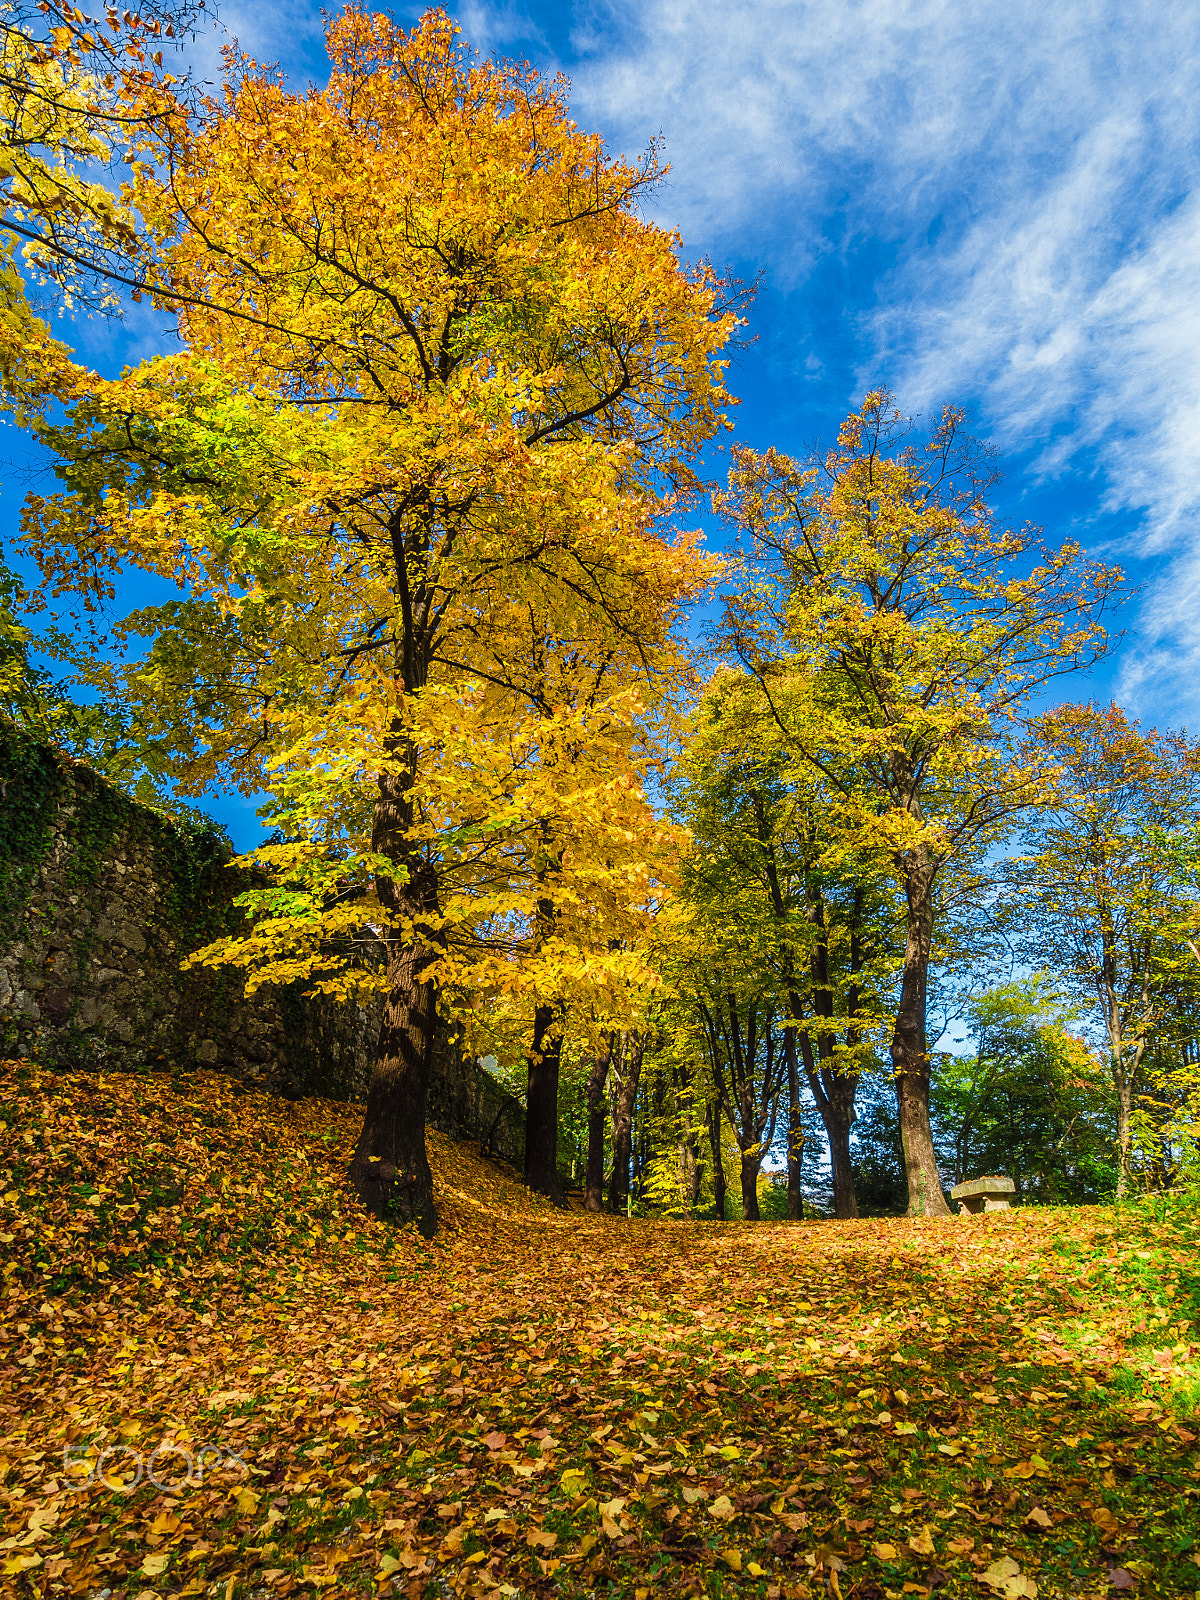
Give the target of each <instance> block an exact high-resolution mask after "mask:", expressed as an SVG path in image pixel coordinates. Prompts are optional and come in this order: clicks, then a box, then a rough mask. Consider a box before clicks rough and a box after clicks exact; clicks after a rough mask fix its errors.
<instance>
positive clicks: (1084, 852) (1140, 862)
mask: <svg viewBox="0 0 1200 1600" xmlns="http://www.w3.org/2000/svg"><path fill="white" fill-rule="evenodd" d="M1035 736H1036V745H1035V759H1036V760H1037V761H1039V762H1040V763H1042V764H1043V765H1046V766H1048V767H1049V768H1050V769H1051V771H1050V775H1049V777H1048V779H1047V782H1046V786H1045V790H1044V794H1043V800H1042V805H1041V806H1040V808H1039V809H1038V811H1037V812H1036V813H1034V814H1033V815H1032V818H1031V821H1030V825H1029V826H1028V827H1027V828H1026V829H1025V831H1024V835H1023V838H1022V843H1021V853H1020V855H1019V856H1016V857H1014V858H1013V860H1012V861H1011V863H1010V864H1009V867H1008V872H1007V877H1008V882H1009V887H1010V900H1011V904H1010V911H1009V916H1010V920H1011V923H1012V926H1013V929H1014V932H1015V934H1016V936H1017V938H1018V939H1019V942H1020V946H1021V948H1022V949H1023V951H1024V954H1025V957H1026V959H1027V960H1028V962H1029V963H1030V965H1035V966H1037V967H1040V968H1042V969H1043V970H1045V971H1047V972H1049V973H1050V974H1051V975H1052V977H1053V978H1054V979H1055V981H1056V982H1057V983H1058V984H1059V985H1060V986H1061V987H1062V988H1063V989H1064V990H1065V992H1066V993H1067V994H1068V995H1069V996H1070V998H1071V999H1072V1000H1074V1001H1075V1002H1076V1004H1077V1005H1078V1006H1080V1007H1081V1008H1086V1013H1087V1014H1088V1015H1089V1016H1090V1017H1091V1018H1092V1020H1093V1022H1094V1024H1095V1026H1096V1028H1097V1031H1098V1032H1099V1034H1100V1037H1101V1038H1103V1040H1104V1042H1105V1047H1106V1054H1107V1056H1108V1062H1109V1071H1110V1075H1111V1080H1112V1086H1113V1091H1114V1094H1115V1098H1116V1121H1117V1125H1116V1149H1117V1194H1118V1196H1120V1195H1124V1194H1125V1193H1126V1192H1127V1190H1128V1187H1129V1182H1130V1172H1131V1161H1132V1157H1133V1148H1134V1123H1133V1116H1134V1110H1135V1106H1136V1104H1137V1100H1138V1094H1139V1088H1140V1087H1141V1086H1142V1085H1143V1080H1144V1077H1145V1072H1146V1067H1147V1053H1148V1052H1149V1051H1150V1050H1151V1048H1152V1046H1153V1043H1154V1040H1155V1039H1156V1037H1159V1036H1162V1037H1163V1038H1164V1039H1165V1038H1166V1037H1169V1036H1170V1034H1171V1032H1172V1008H1173V1004H1174V996H1175V994H1176V992H1177V989H1178V985H1179V983H1180V981H1181V980H1183V979H1184V978H1186V977H1189V976H1190V975H1191V972H1192V968H1193V959H1192V957H1191V955H1190V952H1189V950H1188V945H1187V940H1188V934H1189V930H1190V929H1191V928H1192V927H1194V925H1195V900H1194V898H1193V895H1192V893H1191V892H1190V891H1189V890H1188V889H1187V888H1186V887H1185V886H1183V885H1181V884H1180V883H1179V881H1178V879H1177V876H1176V873H1175V858H1174V855H1173V852H1172V849H1171V846H1170V838H1171V837H1172V835H1174V834H1176V833H1178V832H1180V831H1181V830H1183V829H1185V828H1189V827H1194V825H1195V819H1196V817H1197V815H1198V814H1200V748H1198V747H1197V746H1196V745H1195V744H1193V743H1192V741H1191V740H1189V739H1188V738H1187V737H1186V735H1184V734H1174V733H1159V732H1158V731H1157V730H1155V729H1150V730H1149V731H1144V730H1142V729H1141V728H1140V727H1139V726H1138V725H1137V724H1136V723H1135V722H1131V721H1130V719H1129V718H1128V717H1127V716H1126V714H1125V713H1124V711H1122V710H1121V708H1120V707H1119V706H1116V705H1109V706H1106V707H1098V706H1094V705H1086V706H1060V707H1059V708H1058V709H1057V710H1056V711H1053V712H1049V713H1047V714H1046V715H1045V716H1043V717H1041V718H1039V719H1038V720H1037V722H1036V723H1035Z"/></svg>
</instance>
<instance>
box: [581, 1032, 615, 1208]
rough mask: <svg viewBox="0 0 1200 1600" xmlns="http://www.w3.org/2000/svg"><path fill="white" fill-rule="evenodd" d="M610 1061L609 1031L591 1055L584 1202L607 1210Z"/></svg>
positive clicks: (587, 1206)
mask: <svg viewBox="0 0 1200 1600" xmlns="http://www.w3.org/2000/svg"><path fill="white" fill-rule="evenodd" d="M611 1063H612V1036H611V1034H606V1035H605V1036H604V1038H603V1040H602V1041H601V1044H600V1048H599V1049H598V1050H597V1051H596V1054H595V1055H594V1056H593V1058H592V1069H591V1071H590V1072H589V1073H588V1087H587V1106H588V1149H587V1173H586V1176H585V1178H584V1184H583V1204H584V1208H585V1210H588V1211H603V1209H604V1127H605V1124H606V1123H607V1121H608V1114H607V1107H606V1106H605V1104H604V1087H605V1084H606V1083H607V1082H608V1069H609V1066H610V1065H611Z"/></svg>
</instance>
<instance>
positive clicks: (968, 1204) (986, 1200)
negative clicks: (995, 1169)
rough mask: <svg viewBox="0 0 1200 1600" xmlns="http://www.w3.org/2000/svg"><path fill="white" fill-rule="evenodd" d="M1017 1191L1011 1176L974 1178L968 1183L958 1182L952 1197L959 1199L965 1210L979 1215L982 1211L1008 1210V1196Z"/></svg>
mask: <svg viewBox="0 0 1200 1600" xmlns="http://www.w3.org/2000/svg"><path fill="white" fill-rule="evenodd" d="M1016 1192H1017V1186H1016V1184H1015V1183H1014V1182H1013V1181H1012V1179H1011V1178H1002V1177H1001V1178H972V1179H970V1180H969V1182H967V1183H956V1184H955V1185H954V1187H953V1189H951V1191H950V1198H951V1200H957V1201H958V1202H959V1204H960V1205H961V1207H962V1209H963V1211H964V1212H969V1213H970V1214H971V1215H972V1216H977V1215H978V1214H979V1213H980V1212H981V1211H1007V1210H1008V1199H1007V1196H1008V1195H1010V1194H1015V1193H1016Z"/></svg>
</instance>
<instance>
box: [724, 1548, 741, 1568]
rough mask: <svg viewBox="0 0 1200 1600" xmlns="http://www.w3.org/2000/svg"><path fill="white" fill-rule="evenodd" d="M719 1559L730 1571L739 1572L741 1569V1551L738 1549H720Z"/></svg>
mask: <svg viewBox="0 0 1200 1600" xmlns="http://www.w3.org/2000/svg"><path fill="white" fill-rule="evenodd" d="M721 1560H722V1561H723V1562H724V1563H725V1565H726V1566H727V1567H728V1568H729V1569H730V1571H731V1572H740V1571H741V1570H742V1552H741V1551H740V1550H722V1551H721Z"/></svg>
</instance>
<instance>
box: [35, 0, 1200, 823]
mask: <svg viewBox="0 0 1200 1600" xmlns="http://www.w3.org/2000/svg"><path fill="white" fill-rule="evenodd" d="M419 9H420V8H416V7H413V8H406V7H397V8H396V9H395V14H396V15H397V16H398V17H399V18H400V19H401V20H402V21H410V20H414V19H415V17H416V16H417V15H418V12H419ZM451 10H452V11H453V14H454V15H455V16H456V17H457V19H458V20H459V22H460V23H461V24H462V26H463V29H464V32H465V35H466V37H467V39H468V40H469V41H470V42H471V43H472V44H473V45H475V46H476V47H477V48H479V49H480V50H482V51H484V52H488V51H496V52H497V53H500V54H503V55H509V56H518V57H521V58H527V59H529V60H531V61H532V62H533V63H534V64H535V65H536V66H538V67H540V68H542V69H543V70H547V71H562V72H565V73H566V74H567V75H568V76H569V77H570V78H571V80H572V94H571V99H572V106H573V108H574V111H575V114H576V116H577V118H578V120H579V121H580V123H581V124H582V125H584V126H585V127H588V128H590V129H593V130H595V131H598V132H600V133H602V134H603V135H604V136H605V138H606V140H607V141H608V144H609V146H610V148H611V149H612V150H613V151H614V152H616V151H624V152H627V153H629V154H633V153H634V152H636V151H638V150H640V149H641V148H642V147H644V145H645V144H646V143H647V141H648V140H649V139H650V138H651V137H653V136H655V135H661V136H662V138H663V141H664V150H665V156H666V159H667V160H668V161H669V162H670V163H671V167H672V171H671V174H670V177H669V179H668V180H667V182H666V183H665V184H664V186H663V188H662V190H661V192H660V193H659V195H658V197H657V200H656V202H655V205H654V207H653V214H654V215H655V217H656V220H658V221H660V222H662V223H664V224H666V225H669V226H672V227H678V228H679V230H680V232H681V233H682V235H683V239H684V245H685V249H686V251H687V253H688V254H689V255H694V256H701V255H708V256H710V257H711V258H712V259H713V261H714V262H715V263H716V264H717V265H718V266H719V267H723V268H728V269H731V270H732V271H733V272H735V273H736V274H737V275H739V276H742V277H753V276H755V275H757V274H760V273H761V274H762V279H763V290H762V292H761V294H760V296H759V299H758V302H757V305H756V307H755V309H754V311H753V313H752V324H751V328H750V333H751V334H752V335H753V336H754V337H755V343H754V344H753V345H752V346H751V347H750V348H749V349H748V350H746V351H745V352H743V353H742V354H741V356H740V357H739V359H738V364H737V366H736V367H735V369H734V372H733V374H732V387H733V389H734V391H735V392H736V393H737V394H739V395H740V396H741V398H742V401H743V404H742V405H741V406H740V407H739V409H738V411H737V413H736V419H735V420H736V427H737V433H738V435H739V436H740V437H741V438H742V439H744V440H746V441H747V442H749V443H751V444H753V445H756V446H760V447H761V446H764V445H766V444H772V443H773V444H776V445H778V446H779V447H781V448H783V449H787V450H791V451H793V452H803V450H804V449H805V448H806V447H807V446H808V445H810V444H811V443H813V442H815V441H819V440H829V439H830V438H831V436H832V434H833V433H834V431H835V429H836V427H837V424H838V422H839V421H840V419H841V417H842V416H843V415H844V414H845V412H846V411H847V410H848V409H849V408H850V407H851V406H852V405H853V404H854V403H855V401H856V400H857V399H858V398H860V397H861V395H862V393H863V392H864V390H865V389H866V388H868V387H870V386H873V385H875V384H876V383H879V382H881V381H882V382H887V383H889V384H890V385H891V386H892V387H893V388H894V389H895V390H896V392H897V396H898V398H899V400H900V402H901V404H902V406H903V407H904V408H905V409H906V410H908V411H912V412H918V413H928V412H930V411H932V410H934V409H936V408H937V407H938V406H940V404H941V403H942V402H943V401H946V400H953V401H957V402H959V403H962V404H965V405H966V406H968V407H969V408H970V410H971V411H972V413H973V415H974V418H975V423H976V431H977V432H979V433H980V434H981V435H983V436H985V437H988V438H990V439H991V440H992V441H993V442H994V443H995V444H997V445H998V446H999V447H1000V450H1001V452H1002V455H1003V458H1004V464H1005V471H1006V477H1005V481H1004V482H1003V484H1002V485H1001V486H1000V487H999V489H998V490H997V491H996V492H995V495H994V499H995V503H996V506H997V509H998V511H999V512H1000V514H1001V515H1002V516H1003V517H1005V518H1007V519H1009V520H1012V521H1016V522H1021V521H1025V520H1032V521H1034V522H1036V523H1040V524H1042V525H1044V526H1045V528H1046V532H1047V534H1048V536H1050V537H1051V538H1053V539H1056V540H1057V539H1061V538H1066V537H1072V538H1076V539H1079V540H1080V541H1081V542H1082V543H1083V544H1084V545H1085V546H1086V547H1087V548H1088V549H1089V550H1090V551H1091V552H1092V553H1093V554H1095V555H1097V556H1101V557H1103V558H1106V559H1110V560H1117V561H1119V562H1120V563H1121V564H1122V565H1123V566H1124V567H1125V568H1126V570H1127V572H1128V574H1129V576H1130V578H1131V579H1132V580H1133V582H1134V583H1135V584H1136V585H1137V586H1138V590H1139V592H1138V593H1137V595H1136V596H1135V598H1134V599H1133V600H1132V601H1131V602H1130V603H1129V604H1128V605H1127V606H1126V607H1125V609H1124V611H1123V612H1122V614H1121V616H1120V618H1119V619H1118V626H1121V627H1123V628H1124V629H1125V638H1124V640H1123V642H1122V643H1121V645H1120V647H1119V648H1118V649H1117V650H1116V651H1115V653H1114V655H1113V656H1112V658H1111V659H1110V660H1109V661H1108V662H1107V663H1106V664H1105V665H1104V667H1103V668H1102V669H1100V670H1098V671H1097V672H1095V673H1093V675H1092V676H1091V678H1089V679H1087V680H1076V681H1075V682H1071V681H1070V680H1068V686H1067V687H1066V688H1065V689H1064V693H1066V694H1069V695H1070V696H1071V697H1076V696H1086V695H1088V694H1095V695H1098V696H1108V695H1110V694H1111V695H1113V696H1115V697H1116V698H1117V699H1119V700H1120V701H1122V703H1124V704H1125V705H1127V706H1128V707H1129V708H1130V709H1131V710H1132V711H1133V712H1134V713H1135V714H1136V715H1138V716H1139V717H1141V718H1142V719H1143V720H1144V721H1146V722H1157V723H1159V724H1166V723H1171V724H1175V725H1178V724H1181V723H1183V724H1187V723H1190V724H1191V725H1192V726H1193V727H1196V726H1197V725H1198V724H1200V682H1198V678H1200V539H1198V538H1197V533H1196V529H1197V516H1198V513H1200V7H1191V6H1167V5H1164V4H1162V3H1161V0H1159V3H1157V4H1155V5H1153V6H1152V5H1150V4H1146V3H1137V0H1130V3H1120V0H1088V3H1086V4H1085V3H1082V0H1060V3H1059V4H1057V5H1047V4H1045V0H1006V3H1003V4H998V3H990V0H989V3H982V0H966V3H958V4H951V3H949V0H808V3H805V0H800V3H797V0H751V3H743V4H742V5H739V6H736V7H735V6H732V5H729V4H722V3H721V0H637V3H633V0H614V3H596V4H577V5H569V4H556V5H542V4H536V3H533V4H524V5H522V4H491V3H486V0H467V3H465V4H462V5H460V6H457V7H452V8H451ZM221 19H222V22H223V24H224V26H225V28H226V29H227V30H228V31H229V32H230V33H232V34H236V35H237V36H238V38H239V40H240V42H241V44H242V45H243V47H244V48H246V49H247V50H249V51H251V52H252V53H253V54H255V55H257V56H258V57H259V58H260V59H262V60H275V61H279V62H280V64H281V65H282V66H283V68H284V70H285V72H287V73H288V75H289V76H290V77H291V78H292V79H293V82H294V83H295V84H296V85H297V86H298V87H299V86H301V85H303V83H304V82H305V81H306V80H307V79H309V78H313V79H316V80H318V81H320V80H322V79H323V77H324V70H325V69H324V55H323V50H322V34H321V18H320V12H319V9H318V8H317V7H316V6H313V5H309V4H307V3H304V0H286V3H272V0H267V3H263V0H241V3H236V0H225V3H224V4H222V6H221ZM202 48H203V52H204V56H205V57H206V58H207V59H209V60H211V61H212V62H213V63H214V64H215V61H216V42H215V39H210V40H208V41H206V42H205V44H204V45H203V47H202ZM160 338H161V336H160V333H159V331H158V328H157V326H156V324H155V323H154V321H153V320H152V319H151V318H150V317H148V316H146V315H143V314H141V313H140V312H139V313H137V314H136V316H135V317H134V319H133V320H131V321H130V322H128V323H127V324H126V325H125V326H124V327H123V328H122V329H118V330H115V331H114V330H106V329H103V328H85V327H79V328H77V329H76V334H75V338H74V342H75V343H76V345H77V346H78V348H79V349H80V351H81V353H82V354H86V355H88V356H90V357H91V358H92V359H93V360H95V361H96V362H97V363H98V364H100V365H101V366H102V367H105V368H112V367H115V366H119V365H120V364H121V362H122V360H125V359H129V358H131V357H132V358H136V357H137V356H140V355H144V354H149V353H150V351H151V350H152V349H154V348H156V347H161V346H160ZM9 453H10V455H12V454H15V453H18V451H17V449H16V448H15V447H14V448H13V449H10V452H9ZM19 497H20V485H19V484H18V483H16V482H14V481H12V479H11V478H10V481H9V484H8V492H7V493H6V495H5V497H4V503H3V515H4V518H5V523H6V525H11V521H12V519H13V517H14V515H15V511H16V508H17V504H18V502H19ZM211 809H212V810H213V811H214V812H215V813H217V814H219V815H221V816H222V817H223V818H224V820H226V822H227V824H228V825H229V826H230V827H231V830H232V832H233V834H234V837H235V841H236V842H237V843H238V844H239V845H241V846H243V847H245V846H246V845H247V844H249V843H251V842H252V838H253V833H254V825H253V816H252V811H251V810H250V809H249V808H247V807H245V806H243V805H240V804H238V803H236V802H219V801H218V802H216V803H214V805H213V806H212V807H211Z"/></svg>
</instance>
